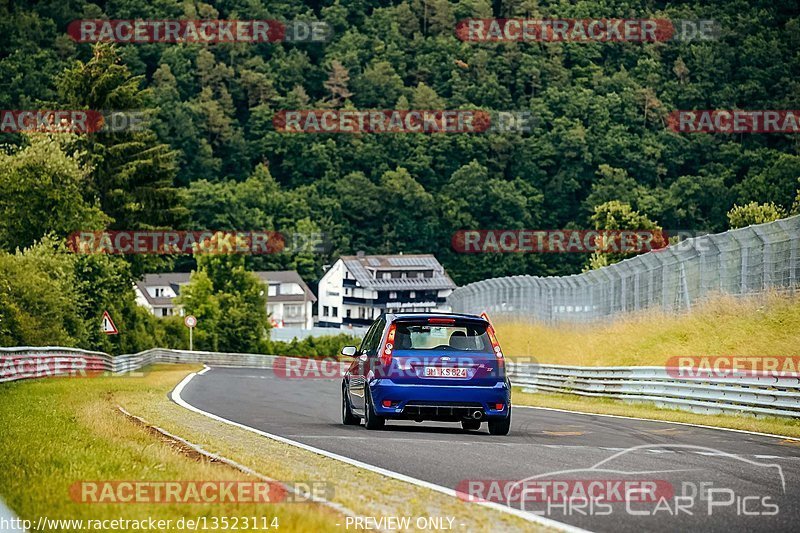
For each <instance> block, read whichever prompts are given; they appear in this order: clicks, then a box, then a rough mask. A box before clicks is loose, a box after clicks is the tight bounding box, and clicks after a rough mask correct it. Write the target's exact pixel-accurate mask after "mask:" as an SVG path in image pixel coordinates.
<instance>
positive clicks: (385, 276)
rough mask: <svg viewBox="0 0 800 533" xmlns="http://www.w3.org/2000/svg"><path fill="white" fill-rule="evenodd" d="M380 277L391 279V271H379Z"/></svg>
mask: <svg viewBox="0 0 800 533" xmlns="http://www.w3.org/2000/svg"><path fill="white" fill-rule="evenodd" d="M381 278H383V279H392V273H391V272H381Z"/></svg>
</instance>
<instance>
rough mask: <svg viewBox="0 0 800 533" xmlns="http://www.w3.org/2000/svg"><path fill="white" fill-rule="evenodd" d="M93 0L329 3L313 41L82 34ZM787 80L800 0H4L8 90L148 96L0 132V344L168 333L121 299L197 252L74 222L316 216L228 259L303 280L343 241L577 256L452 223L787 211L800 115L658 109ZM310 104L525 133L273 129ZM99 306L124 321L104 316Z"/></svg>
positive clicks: (244, 9)
mask: <svg viewBox="0 0 800 533" xmlns="http://www.w3.org/2000/svg"><path fill="white" fill-rule="evenodd" d="M468 17H479V18H488V17H529V18H543V17H552V18H602V17H617V18H623V17H628V18H648V17H652V18H668V19H675V20H677V19H713V20H715V21H716V22H717V24H718V25H719V27H720V28H721V34H720V36H719V38H718V39H716V40H709V41H705V40H698V41H691V42H677V41H668V42H659V43H629V42H628V43H626V42H608V43H602V42H598V43H558V42H554V43H476V42H464V41H461V40H459V39H458V38H456V34H455V32H454V28H455V25H456V23H457V21H459V20H462V19H464V18H468ZM104 18H108V19H131V18H145V19H183V18H204V19H277V20H295V19H304V20H321V21H325V22H326V23H327V24H328V25H329V26H330V28H331V29H332V32H333V34H332V37H331V40H330V41H329V42H327V43H305V44H303V43H258V44H248V43H217V44H167V43H156V44H117V45H108V44H100V45H92V44H88V43H85V44H80V43H77V42H75V41H74V40H73V39H71V38H70V37H69V36H68V35H67V33H66V28H67V25H68V24H69V23H70V22H71V21H73V20H76V19H104ZM798 100H800V5H798V3H797V1H796V0H769V1H767V0H686V1H680V2H665V1H655V0H653V1H644V0H641V1H636V0H605V1H602V2H598V1H589V0H553V1H548V0H512V1H496V2H488V1H487V0H460V1H455V0H404V1H400V0H375V1H367V0H324V1H301V0H275V1H272V0H270V1H268V2H267V1H259V0H222V1H218V2H209V3H204V2H192V1H174V0H155V1H148V0H112V1H107V2H101V1H98V2H88V1H85V0H44V1H39V2H35V1H30V2H26V1H13V2H4V3H3V4H2V6H0V109H97V110H110V109H114V110H147V113H148V116H149V117H150V120H149V122H148V127H147V128H145V129H144V130H142V131H135V132H119V133H98V134H93V135H83V136H75V135H64V134H61V135H39V134H37V135H18V134H0V136H2V137H3V139H2V141H0V142H2V143H3V145H4V146H3V149H2V152H1V153H0V162H1V164H0V191H1V192H2V193H1V194H0V250H1V251H0V345H14V344H20V343H32V344H37V343H38V344H41V343H49V344H67V345H80V346H85V347H91V348H100V349H106V350H110V351H115V352H119V351H132V350H135V349H140V348H142V347H149V345H152V344H153V343H161V344H169V343H170V342H173V343H177V342H178V341H177V340H175V339H181V338H182V337H181V336H182V335H183V331H182V330H181V329H180V328H181V326H180V325H179V324H175V323H172V324H171V323H169V321H166V322H164V323H161V324H154V323H153V321H152V320H151V318H150V317H148V316H145V315H146V313H144V311H143V310H141V309H137V307H136V304H135V302H134V300H133V293H132V291H131V290H130V287H131V282H132V280H133V279H135V278H136V277H138V276H140V275H141V274H143V273H144V272H150V271H163V270H171V269H182V270H191V269H194V268H196V263H195V261H194V259H193V258H191V257H188V256H183V257H146V258H142V257H126V258H120V257H109V256H81V255H72V254H69V253H68V252H67V251H66V248H65V247H64V245H63V242H62V240H63V238H64V237H66V236H67V235H69V234H70V233H71V232H73V231H76V230H87V229H89V230H103V229H112V230H113V229H123V230H130V229H159V228H174V229H192V230H197V229H214V230H243V231H247V230H261V229H264V230H276V231H281V232H284V233H286V234H293V233H300V234H317V233H321V234H324V235H325V240H326V242H327V243H328V246H327V248H326V251H325V253H315V252H313V251H308V250H306V251H301V252H299V253H281V254H274V255H262V256H253V257H246V258H244V261H245V264H246V266H247V268H248V269H254V270H255V269H259V270H261V269H263V270H267V269H297V270H298V271H299V272H300V273H301V275H302V276H303V277H304V278H305V279H306V280H307V281H308V282H309V283H311V284H313V283H314V282H315V281H316V280H318V279H319V276H320V275H321V273H322V268H323V265H326V264H330V263H331V262H332V260H333V259H335V258H336V257H337V256H338V255H340V254H344V253H354V252H355V251H358V250H363V251H365V252H367V253H393V252H401V251H402V252H406V253H411V252H424V253H434V254H436V256H437V257H438V258H439V260H440V261H441V262H442V263H443V264H444V266H445V267H446V269H447V270H448V272H449V273H450V274H451V276H452V277H453V279H454V280H455V281H456V283H458V284H465V283H469V282H472V281H476V280H480V279H485V278H489V277H495V276H504V275H516V274H534V275H561V274H570V273H575V272H579V271H580V270H581V269H582V268H585V267H586V265H587V261H588V259H589V258H587V257H585V256H582V255H580V254H527V255H524V254H503V255H495V254H458V253H456V252H455V251H454V250H452V249H451V247H450V243H451V237H452V236H453V234H454V233H455V232H456V231H458V230H461V229H465V228H478V229H501V228H503V229H504V228H509V229H530V228H538V229H555V228H576V229H579V228H587V227H592V226H593V224H594V223H595V222H596V221H597V220H598V217H597V216H596V211H597V210H598V208H601V206H606V208H607V206H608V205H609V204H608V203H609V202H619V203H620V205H622V206H624V207H625V209H628V208H630V210H632V212H634V213H636V214H637V216H639V215H641V216H642V217H646V219H649V220H651V221H654V222H655V223H657V224H658V225H659V226H660V227H663V228H665V229H668V230H670V229H680V230H696V231H703V232H715V231H723V230H725V229H727V228H728V227H730V225H731V224H733V225H743V224H746V223H749V222H756V221H761V220H762V219H764V218H763V217H766V218H765V219H766V220H769V219H772V218H775V217H777V216H783V215H786V214H789V213H791V212H793V211H794V212H797V210H798V208H799V207H800V206H799V205H798V204H799V203H800V198H799V197H798V193H797V191H798V188H799V187H800V181H799V180H800V154H798V148H799V147H800V136H798V135H790V134H735V135H734V134H682V133H676V132H675V131H672V130H670V129H669V128H668V127H667V116H668V115H669V113H670V112H672V111H674V110H680V109H753V110H759V109H800V102H799V101H798ZM321 108H355V109H483V110H502V111H525V112H530V113H531V115H532V116H533V117H534V118H535V120H534V121H533V122H532V123H533V127H532V128H531V129H530V131H527V132H521V133H520V132H515V133H512V132H506V133H503V132H491V133H474V134H433V135H426V134H382V135H379V134H373V135H370V134H363V135H348V134H313V135H312V134H285V133H280V132H277V131H275V128H274V126H273V123H272V118H273V116H274V115H275V113H277V112H278V111H281V110H289V109H321ZM613 205H617V204H613ZM734 205H739V206H742V207H739V208H737V210H735V211H733V212H732V214H731V217H730V218H729V216H728V212H729V211H731V209H732V208H733V207H734ZM748 206H749V207H748ZM601 210H602V209H601ZM103 308H111V309H113V310H115V311H116V316H118V317H119V318H118V320H119V321H120V322H121V323H122V324H121V330H123V331H126V332H137V333H136V334H133V333H128V334H126V335H120V337H119V338H114V339H107V338H101V337H103V335H102V334H101V333H99V331H97V328H96V327H95V326H94V324H96V322H97V317H98V313H102V309H103ZM165 324H166V325H165ZM118 325H120V324H118ZM170 338H171V339H173V341H169V340H168V339H170ZM181 342H182V341H181ZM222 347H223V348H224V346H222Z"/></svg>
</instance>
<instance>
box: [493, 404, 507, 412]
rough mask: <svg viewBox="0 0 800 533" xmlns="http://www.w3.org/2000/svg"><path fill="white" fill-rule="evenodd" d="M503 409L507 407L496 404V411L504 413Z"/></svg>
mask: <svg viewBox="0 0 800 533" xmlns="http://www.w3.org/2000/svg"><path fill="white" fill-rule="evenodd" d="M503 407H505V405H504V404H502V403H496V404H494V409H495V411H502V410H503Z"/></svg>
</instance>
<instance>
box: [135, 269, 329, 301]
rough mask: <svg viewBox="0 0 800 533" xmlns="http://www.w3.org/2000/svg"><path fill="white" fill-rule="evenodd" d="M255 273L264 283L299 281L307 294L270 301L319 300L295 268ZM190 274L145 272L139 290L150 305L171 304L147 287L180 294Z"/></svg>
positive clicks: (282, 295) (281, 295)
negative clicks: (166, 288)
mask: <svg viewBox="0 0 800 533" xmlns="http://www.w3.org/2000/svg"><path fill="white" fill-rule="evenodd" d="M253 274H255V275H256V276H258V278H259V279H260V280H261V282H262V283H297V284H298V285H300V287H301V288H302V289H303V291H304V292H305V296H303V295H302V294H278V295H275V296H270V297H268V301H270V302H291V301H299V300H305V301H309V302H316V301H317V297H316V296H314V293H313V292H311V289H309V288H308V285H306V283H305V282H304V281H303V278H301V277H300V274H298V273H297V271H295V270H270V271H260V272H253ZM189 276H190V274H189V273H188V272H167V273H164V274H145V275H144V279H141V280H138V281H137V282H136V286H137V287H138V288H139V292H141V293H142V296H144V298H145V299H146V300H147V303H149V304H150V305H152V306H171V305H172V298H156V297H154V296H151V295H150V293H149V292H148V291H147V287H163V286H169V287H171V288H172V290H173V291H174V292H175V294H180V287H181V285H186V284H187V283H189Z"/></svg>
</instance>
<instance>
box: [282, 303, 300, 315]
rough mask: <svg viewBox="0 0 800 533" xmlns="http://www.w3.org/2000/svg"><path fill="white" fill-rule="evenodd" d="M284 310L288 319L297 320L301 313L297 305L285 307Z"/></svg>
mask: <svg viewBox="0 0 800 533" xmlns="http://www.w3.org/2000/svg"><path fill="white" fill-rule="evenodd" d="M284 309H285V314H286V316H287V317H289V318H298V317H299V316H300V315H301V313H302V306H299V305H287V306H285V307H284Z"/></svg>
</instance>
